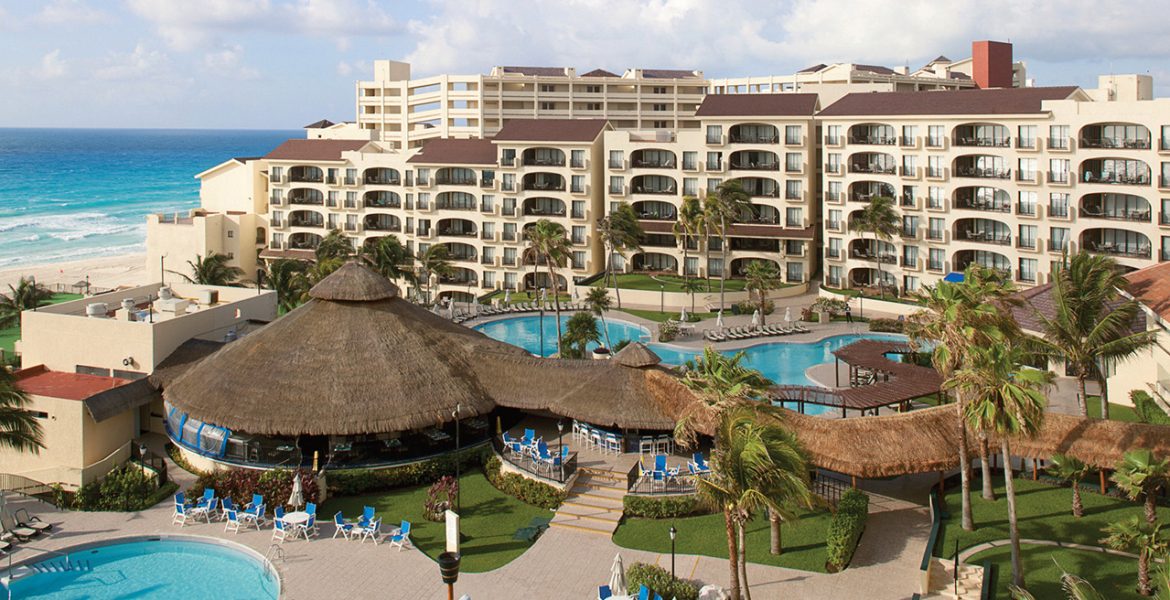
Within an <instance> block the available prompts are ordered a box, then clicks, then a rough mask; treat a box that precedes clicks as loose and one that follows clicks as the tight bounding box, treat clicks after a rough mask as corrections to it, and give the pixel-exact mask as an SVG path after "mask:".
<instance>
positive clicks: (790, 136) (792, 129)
mask: <svg viewBox="0 0 1170 600" xmlns="http://www.w3.org/2000/svg"><path fill="white" fill-rule="evenodd" d="M784 143H785V144H799V143H800V125H785V126H784Z"/></svg>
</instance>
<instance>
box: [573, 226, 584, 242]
mask: <svg viewBox="0 0 1170 600" xmlns="http://www.w3.org/2000/svg"><path fill="white" fill-rule="evenodd" d="M572 235H573V243H574V244H584V243H585V226H583V225H574V226H573V234H572Z"/></svg>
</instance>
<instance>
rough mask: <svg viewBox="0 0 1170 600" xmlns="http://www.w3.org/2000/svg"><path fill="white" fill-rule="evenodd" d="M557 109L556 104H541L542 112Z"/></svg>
mask: <svg viewBox="0 0 1170 600" xmlns="http://www.w3.org/2000/svg"><path fill="white" fill-rule="evenodd" d="M556 109H557V103H556V102H541V103H540V110H556Z"/></svg>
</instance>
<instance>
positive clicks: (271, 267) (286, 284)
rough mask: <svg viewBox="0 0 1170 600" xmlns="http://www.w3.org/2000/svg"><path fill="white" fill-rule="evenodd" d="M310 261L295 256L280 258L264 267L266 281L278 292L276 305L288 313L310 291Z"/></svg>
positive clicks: (299, 303) (270, 287) (302, 301)
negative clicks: (294, 257)
mask: <svg viewBox="0 0 1170 600" xmlns="http://www.w3.org/2000/svg"><path fill="white" fill-rule="evenodd" d="M308 271H309V263H307V262H305V261H303V260H297V259H293V258H278V259H276V260H274V261H272V262H270V263H268V266H267V267H266V268H265V269H264V283H265V284H266V285H267V287H268V289H270V290H273V291H275V292H276V306H277V308H278V309H279V310H280V312H281V313H287V312H289V311H291V310H293V309H294V308H296V307H298V306H300V305H301V304H302V303H304V301H305V294H306V292H308V291H309V279H308Z"/></svg>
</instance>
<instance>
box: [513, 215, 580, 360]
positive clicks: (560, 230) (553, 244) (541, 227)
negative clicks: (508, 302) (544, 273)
mask: <svg viewBox="0 0 1170 600" xmlns="http://www.w3.org/2000/svg"><path fill="white" fill-rule="evenodd" d="M525 236H527V237H528V245H529V247H531V248H532V250H533V252H535V253H536V260H535V261H534V262H535V263H536V264H540V259H541V258H543V259H544V260H545V262H546V263H547V267H548V279H549V282H550V283H551V284H552V292H553V307H554V308H555V311H556V318H557V352H558V353H559V352H560V351H561V296H560V281H558V280H557V271H556V269H557V267H559V266H560V265H561V264H562V263H564V262H565V259H567V258H568V257H569V254H570V253H571V252H572V249H571V247H570V246H569V238H568V236H567V235H565V227H564V225H561V224H560V223H554V222H553V221H550V220H548V219H541V220H539V221H537V222H536V224H535V225H534V226H533V227H531V228H529V229H527V230H526V231H525ZM533 283H535V280H534V281H533ZM541 326H542V327H543V326H544V325H543V324H541Z"/></svg>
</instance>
